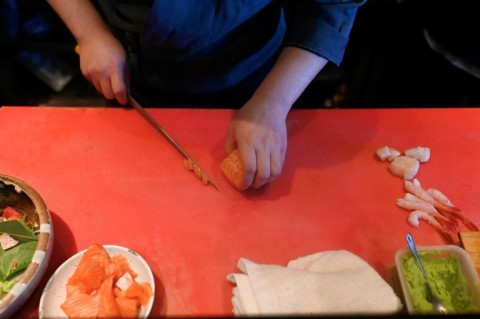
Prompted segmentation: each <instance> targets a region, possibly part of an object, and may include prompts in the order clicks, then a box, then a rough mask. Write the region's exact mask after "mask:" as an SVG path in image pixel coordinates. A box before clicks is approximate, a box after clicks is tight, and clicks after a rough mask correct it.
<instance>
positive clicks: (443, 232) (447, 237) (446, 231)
mask: <svg viewBox="0 0 480 319" xmlns="http://www.w3.org/2000/svg"><path fill="white" fill-rule="evenodd" d="M431 225H432V226H433V228H434V229H435V230H436V231H437V233H438V234H440V236H442V237H443V238H444V239H445V240H446V241H447V243H449V244H455V240H453V233H452V231H451V230H449V229H445V228H443V227H441V226H439V225H434V224H431Z"/></svg>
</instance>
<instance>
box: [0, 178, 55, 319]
mask: <svg viewBox="0 0 480 319" xmlns="http://www.w3.org/2000/svg"><path fill="white" fill-rule="evenodd" d="M7 207H12V208H13V209H14V210H16V211H17V212H19V213H21V214H22V215H24V216H25V220H26V222H27V223H28V224H29V225H33V226H32V227H33V229H34V230H35V233H36V236H37V244H36V247H35V252H34V253H33V257H32V261H31V262H30V264H29V265H28V266H27V268H26V269H25V270H24V271H23V272H20V273H18V274H16V275H13V276H15V277H14V278H10V279H14V280H15V281H16V283H15V284H14V286H13V287H12V289H11V290H10V291H9V292H8V293H6V294H5V295H3V297H1V298H0V318H8V317H11V316H12V314H13V313H15V312H16V311H17V310H18V309H19V308H20V307H21V306H22V305H23V304H24V303H25V301H26V300H27V299H28V298H29V297H30V295H31V294H32V293H33V291H34V290H35V288H36V287H37V286H38V284H39V282H40V280H41V279H42V277H43V275H44V274H45V271H46V270H47V266H48V263H49V261H50V257H51V254H52V250H53V227H52V225H51V218H50V213H49V211H48V209H47V206H46V205H45V202H44V201H43V199H42V197H41V196H40V194H39V193H38V192H37V191H36V190H35V189H33V187H32V186H30V185H29V184H28V183H26V182H24V181H22V180H20V179H17V178H15V177H12V176H8V175H0V209H1V210H2V211H3V210H4V209H5V208H7ZM12 234H13V233H12ZM12 237H14V238H15V235H14V234H13V235H12ZM10 249H13V248H10Z"/></svg>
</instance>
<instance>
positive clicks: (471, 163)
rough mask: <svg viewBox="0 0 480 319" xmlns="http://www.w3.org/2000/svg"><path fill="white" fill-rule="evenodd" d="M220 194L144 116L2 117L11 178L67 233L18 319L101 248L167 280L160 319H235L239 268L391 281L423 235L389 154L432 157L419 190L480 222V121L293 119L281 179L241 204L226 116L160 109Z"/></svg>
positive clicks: (2, 113)
mask: <svg viewBox="0 0 480 319" xmlns="http://www.w3.org/2000/svg"><path fill="white" fill-rule="evenodd" d="M149 111H150V112H151V114H152V115H153V116H154V117H155V118H156V119H157V120H158V121H159V122H160V123H161V124H162V125H163V126H164V128H165V129H167V131H169V132H170V134H171V135H172V136H173V137H174V138H175V139H176V140H177V141H178V142H179V143H180V144H181V145H182V146H183V147H184V148H185V149H186V150H187V152H189V153H190V155H191V156H192V157H193V158H194V159H195V160H196V161H197V162H198V164H199V165H200V166H202V167H203V168H204V169H205V170H206V171H207V173H208V174H209V175H210V177H211V178H212V179H213V180H214V181H215V183H217V185H218V186H219V188H220V191H217V190H216V189H215V188H213V187H212V186H206V185H204V184H202V182H200V180H198V179H197V178H196V177H195V175H194V174H193V173H191V172H189V171H188V170H186V168H185V167H184V166H183V157H182V155H181V154H180V153H178V152H177V151H176V150H175V149H174V148H173V147H172V145H171V144H169V143H168V142H167V141H166V140H165V139H164V138H163V137H162V136H161V135H160V134H159V133H158V132H156V131H155V129H153V128H152V127H151V126H150V124H148V123H147V122H146V121H145V120H144V119H143V118H142V117H141V116H140V115H139V114H138V113H136V112H135V111H134V110H132V109H120V108H87V107H78V108H74V107H53V108H52V107H2V108H0V125H1V131H2V134H0V145H1V149H2V154H1V160H0V173H2V174H7V175H11V176H15V177H17V178H20V179H22V180H24V181H26V182H28V183H29V184H31V185H32V186H33V187H34V188H35V189H36V190H37V191H38V192H39V193H40V194H41V195H42V197H43V198H44V200H45V202H46V203H47V206H48V207H49V209H50V211H51V214H52V219H53V229H54V233H55V239H54V253H53V256H52V258H51V261H50V264H49V267H48V270H47V273H46V275H45V277H44V278H43V280H42V282H41V283H40V285H39V286H38V288H37V289H36V290H35V292H34V294H33V295H32V297H31V298H30V300H28V302H27V303H26V304H25V306H24V307H22V309H21V310H20V311H19V313H18V314H17V315H18V316H19V317H24V318H25V317H32V318H33V317H36V316H38V305H39V300H40V296H41V293H42V291H43V288H44V286H45V284H46V281H47V280H48V278H49V277H50V276H51V275H52V273H53V272H54V271H55V269H57V268H58V267H59V266H60V265H61V264H62V263H63V262H64V261H65V260H66V259H68V258H69V257H70V256H72V255H74V254H75V253H77V252H78V251H81V250H83V249H86V248H88V246H89V245H91V244H93V243H101V244H115V245H121V246H125V247H128V248H131V249H133V250H135V251H137V252H138V253H139V254H140V255H141V256H143V257H144V258H145V259H146V261H147V262H148V263H149V265H150V267H151V269H152V271H153V273H154V276H155V280H156V294H155V304H154V308H153V310H152V312H151V316H152V317H155V316H184V315H188V316H190V315H193V316H211V315H220V316H225V315H226V316H230V315H232V306H231V301H230V299H231V296H232V285H231V284H230V283H229V282H227V280H226V276H227V275H228V274H229V273H232V272H236V271H237V268H236V263H237V261H238V259H239V258H241V257H245V258H248V259H251V260H253V261H255V262H258V263H275V264H280V265H285V264H286V263H287V262H288V261H289V260H291V259H295V258H297V257H300V256H304V255H308V254H312V253H315V252H319V251H325V250H338V249H345V250H349V251H351V252H353V253H355V254H357V255H358V256H360V257H361V258H363V259H364V260H366V261H367V262H368V263H369V264H370V265H371V266H373V267H374V268H375V269H376V270H377V271H378V272H379V273H380V274H381V275H382V276H383V277H384V278H386V273H387V270H388V269H389V268H390V267H391V266H393V265H394V255H395V252H396V251H397V250H398V249H400V248H403V247H405V246H406V242H405V234H406V233H407V232H412V233H413V234H414V236H415V237H416V241H417V244H419V245H438V244H443V240H442V239H441V237H440V236H439V235H438V234H437V233H436V232H435V231H434V230H433V229H432V228H431V227H430V226H429V225H428V224H427V223H422V224H421V226H420V228H418V229H416V228H413V227H412V226H410V225H409V224H408V223H407V221H406V218H407V215H408V212H407V211H405V210H403V209H401V208H398V207H397V206H396V205H395V199H397V198H400V197H402V196H403V195H404V193H405V191H404V188H403V181H402V180H401V179H400V178H398V177H395V176H393V175H392V174H390V172H389V171H388V164H387V163H384V162H381V161H379V160H378V159H377V158H376V155H375V151H376V150H377V148H379V147H381V146H384V145H389V146H393V147H396V148H398V149H401V150H403V149H405V148H409V147H416V146H428V147H430V148H431V159H430V161H429V162H427V163H424V164H421V167H420V170H419V173H418V175H417V178H418V179H419V181H420V182H421V183H422V185H423V186H424V187H425V188H429V187H434V188H438V189H440V190H441V191H443V192H444V193H445V194H446V195H447V196H449V197H450V199H451V200H452V201H453V202H454V203H455V204H456V205H457V206H459V207H461V208H463V209H464V210H465V211H466V212H467V214H468V215H469V216H470V217H471V219H472V220H473V221H474V222H475V223H477V224H480V213H479V207H480V203H479V196H478V194H479V191H480V174H479V173H478V172H479V170H480V168H479V167H480V138H479V137H480V109H474V108H472V109H466V108H461V109H460V108H459V109H453V108H450V109H332V110H330V109H317V110H299V109H295V110H292V111H291V113H290V114H289V117H288V119H287V125H288V132H289V144H288V150H287V156H286V161H285V167H284V171H283V174H282V175H281V177H279V178H278V179H277V180H276V181H275V182H274V183H272V184H271V185H268V186H267V187H264V188H262V189H260V190H250V191H245V192H239V191H237V190H235V189H234V188H233V187H231V186H230V185H229V184H228V182H227V181H226V180H225V179H224V177H223V176H222V174H221V172H220V170H219V164H220V162H221V160H222V159H223V158H224V156H225V154H224V140H225V132H226V128H227V126H228V123H229V122H230V119H231V118H232V116H233V115H234V112H235V111H234V110H227V109H220V110H219V109H165V108H162V109H149Z"/></svg>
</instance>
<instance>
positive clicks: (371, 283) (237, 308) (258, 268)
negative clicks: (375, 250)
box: [227, 250, 402, 316]
mask: <svg viewBox="0 0 480 319" xmlns="http://www.w3.org/2000/svg"><path fill="white" fill-rule="evenodd" d="M237 267H238V269H240V270H241V271H242V273H235V274H230V275H228V276H227V280H228V281H230V282H232V283H233V284H235V285H236V287H234V288H233V297H232V305H233V312H234V314H235V315H253V316H258V315H268V316H271V315H318V314H391V313H395V312H398V311H399V310H400V309H401V308H402V303H401V301H400V299H399V298H398V297H397V295H396V294H395V292H394V291H393V289H392V288H391V287H390V285H388V283H386V282H385V281H384V280H383V278H382V277H381V276H380V275H379V274H378V273H377V272H376V271H375V270H374V269H373V268H372V267H371V266H370V265H369V264H368V263H367V262H365V261H364V260H362V259H361V258H360V257H358V256H356V255H354V254H352V253H350V252H348V251H345V250H338V251H325V252H319V253H316V254H313V255H308V256H305V257H300V258H298V259H295V260H292V261H290V262H289V263H288V265H287V267H283V266H279V265H265V264H256V263H254V262H252V261H250V260H248V259H245V258H240V260H239V261H238V264H237Z"/></svg>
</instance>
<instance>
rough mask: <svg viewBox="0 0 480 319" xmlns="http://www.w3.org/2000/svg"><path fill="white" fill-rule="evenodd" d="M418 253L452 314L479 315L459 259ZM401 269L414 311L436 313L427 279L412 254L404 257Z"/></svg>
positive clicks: (430, 253)
mask: <svg viewBox="0 0 480 319" xmlns="http://www.w3.org/2000/svg"><path fill="white" fill-rule="evenodd" d="M419 254H420V259H421V260H422V263H423V267H424V268H425V272H426V273H427V275H428V277H429V279H430V281H431V286H432V288H433V290H434V292H436V294H437V296H438V297H439V298H440V299H441V300H442V302H443V304H444V305H445V307H446V308H447V310H448V312H449V313H471V312H478V310H479V309H478V308H477V307H476V306H475V303H474V301H473V299H472V297H471V296H470V294H469V293H468V289H467V282H466V279H465V277H464V275H463V274H462V271H461V269H460V263H459V261H458V257H457V256H455V255H454V254H448V255H445V254H441V253H440V252H438V251H428V252H427V251H424V252H419ZM402 267H403V271H404V273H405V279H406V283H407V286H408V291H409V292H410V296H411V299H412V305H413V308H414V309H415V312H417V313H434V310H433V307H432V304H431V303H430V302H429V301H428V295H427V294H428V292H427V287H426V284H425V279H424V278H423V275H422V273H421V271H420V268H419V266H418V264H417V262H416V260H415V258H414V257H413V256H411V255H410V256H404V257H403V258H402Z"/></svg>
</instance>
